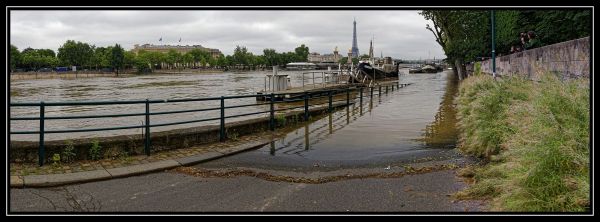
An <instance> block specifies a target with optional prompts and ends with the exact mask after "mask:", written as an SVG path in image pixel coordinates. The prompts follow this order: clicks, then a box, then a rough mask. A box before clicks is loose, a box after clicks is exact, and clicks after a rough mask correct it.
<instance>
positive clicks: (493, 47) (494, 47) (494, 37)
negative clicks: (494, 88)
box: [492, 10, 496, 79]
mask: <svg viewBox="0 0 600 222" xmlns="http://www.w3.org/2000/svg"><path fill="white" fill-rule="evenodd" d="M495 17H496V15H495V13H494V10H492V75H493V76H494V79H496V33H495V31H496V30H495V29H496V27H495V26H496V23H495Z"/></svg>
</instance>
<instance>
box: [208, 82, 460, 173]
mask: <svg viewBox="0 0 600 222" xmlns="http://www.w3.org/2000/svg"><path fill="white" fill-rule="evenodd" d="M402 78H403V81H404V82H410V83H412V84H411V85H409V86H407V87H404V88H400V89H399V90H394V92H391V91H390V92H389V93H388V94H387V95H386V94H385V91H384V92H383V93H382V94H383V95H381V97H378V96H374V99H373V100H372V101H371V100H369V99H365V100H364V102H363V105H362V109H361V106H360V104H358V103H357V104H355V105H353V106H350V107H349V108H347V109H342V110H340V111H337V112H335V113H333V114H330V115H327V116H325V117H324V118H321V119H319V120H315V121H314V122H311V123H309V124H306V125H303V126H299V128H297V129H295V130H293V131H292V132H289V133H288V134H287V135H286V136H285V137H284V138H280V139H278V140H276V141H274V142H272V143H271V144H268V145H266V146H264V147H262V148H259V149H257V150H253V151H249V152H245V153H241V154H238V155H235V156H231V157H228V158H225V159H222V160H218V161H213V162H209V163H206V164H205V165H206V166H209V167H210V166H211V165H215V166H223V165H225V166H232V167H233V166H238V167H261V166H264V167H266V168H270V169H273V168H278V167H283V168H289V167H294V168H295V169H301V168H303V167H309V168H312V167H320V169H324V168H323V167H325V168H327V167H334V168H335V167H351V166H364V165H381V164H385V165H386V166H387V164H389V163H391V162H396V161H398V160H408V159H411V158H412V159H414V158H416V157H428V158H432V157H433V158H436V157H442V156H446V157H448V156H455V155H456V152H454V151H452V149H451V148H454V147H455V146H456V140H457V131H456V128H455V124H456V111H455V107H454V105H453V102H452V101H453V99H454V96H455V95H456V92H457V83H456V80H455V78H454V75H452V74H449V73H447V72H441V73H437V74H411V75H406V76H403V77H402ZM375 94H376V93H375Z"/></svg>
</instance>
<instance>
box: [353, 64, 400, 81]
mask: <svg viewBox="0 0 600 222" xmlns="http://www.w3.org/2000/svg"><path fill="white" fill-rule="evenodd" d="M358 70H359V71H361V72H362V73H363V74H365V75H368V76H369V78H371V79H376V80H377V79H384V78H398V65H396V70H394V71H392V72H385V71H383V70H380V69H378V68H374V67H372V66H371V65H370V64H369V63H361V64H358Z"/></svg>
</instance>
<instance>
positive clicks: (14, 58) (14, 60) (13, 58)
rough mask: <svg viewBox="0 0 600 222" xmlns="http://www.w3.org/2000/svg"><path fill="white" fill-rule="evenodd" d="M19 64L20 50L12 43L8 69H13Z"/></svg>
mask: <svg viewBox="0 0 600 222" xmlns="http://www.w3.org/2000/svg"><path fill="white" fill-rule="evenodd" d="M20 65H21V52H19V49H18V48H17V47H16V46H14V45H12V44H11V45H10V69H11V71H12V70H15V69H16V68H17V66H20Z"/></svg>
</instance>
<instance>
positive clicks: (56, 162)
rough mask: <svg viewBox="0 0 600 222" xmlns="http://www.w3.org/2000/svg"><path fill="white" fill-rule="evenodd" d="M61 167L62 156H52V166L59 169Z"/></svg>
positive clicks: (56, 154)
mask: <svg viewBox="0 0 600 222" xmlns="http://www.w3.org/2000/svg"><path fill="white" fill-rule="evenodd" d="M59 165H60V154H58V153H55V154H54V155H52V166H54V167H58V166H59Z"/></svg>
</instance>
